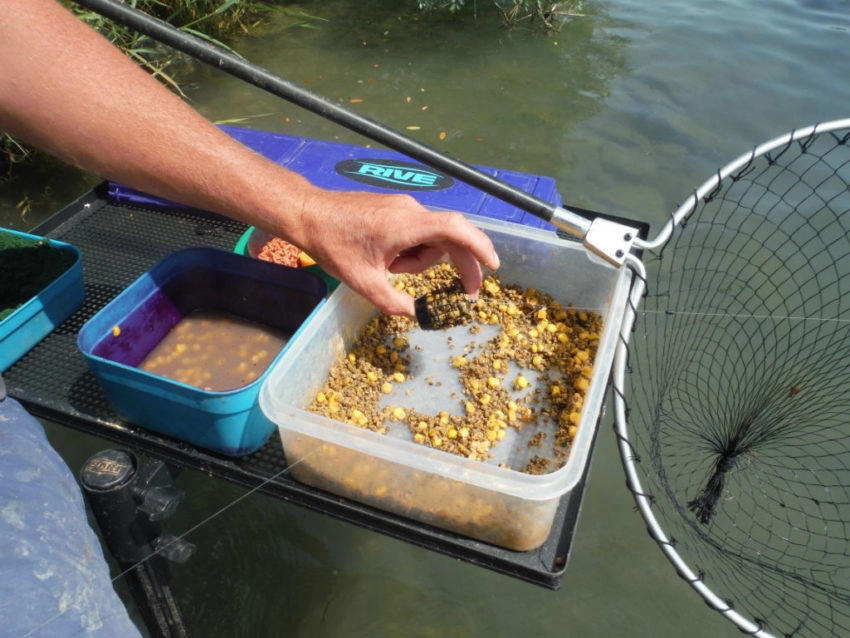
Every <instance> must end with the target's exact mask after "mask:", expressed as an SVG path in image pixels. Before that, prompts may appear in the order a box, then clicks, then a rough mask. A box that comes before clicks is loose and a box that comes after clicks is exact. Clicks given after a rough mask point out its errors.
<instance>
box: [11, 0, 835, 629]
mask: <svg viewBox="0 0 850 638" xmlns="http://www.w3.org/2000/svg"><path fill="white" fill-rule="evenodd" d="M412 4H413V3H411V2H401V1H389V0H383V1H375V2H369V3H361V2H356V1H352V0H331V1H329V2H323V3H304V4H302V5H297V4H287V7H288V8H290V9H293V8H302V9H303V10H304V11H305V12H306V13H310V14H315V15H318V16H320V17H322V18H325V19H326V20H325V21H316V22H315V23H314V24H313V26H314V28H312V29H306V28H300V27H296V26H293V25H294V24H295V22H296V20H297V19H296V18H294V17H292V16H291V15H290V16H286V15H282V16H281V17H280V18H279V19H278V20H275V21H273V22H272V23H270V24H269V25H268V26H267V27H265V28H264V29H263V30H262V32H260V33H258V34H256V35H254V36H251V37H249V38H245V39H244V40H242V41H241V42H239V43H238V45H237V49H238V50H239V51H240V52H241V53H242V54H243V55H245V56H246V57H247V58H248V59H249V60H251V61H254V62H256V63H258V64H260V65H262V66H265V67H267V68H270V69H271V70H273V71H275V72H277V73H279V74H281V75H282V76H284V77H286V78H287V79H289V80H291V81H294V82H298V83H301V84H302V85H304V86H306V87H308V88H310V89H312V90H314V91H316V92H317V93H319V94H321V95H324V96H326V97H328V98H330V99H333V100H337V101H339V102H340V103H341V104H344V105H347V106H350V107H351V108H352V109H354V110H356V111H357V112H359V113H362V114H364V115H367V116H369V117H372V118H374V119H377V120H379V121H381V122H385V123H387V124H388V125H390V126H392V127H394V128H396V129H399V130H402V131H405V132H408V133H409V134H410V135H411V136H414V137H415V138H416V139H419V140H422V141H423V142H425V143H427V144H429V145H431V146H434V147H436V148H438V149H441V150H444V151H445V152H446V153H449V154H451V155H452V156H454V157H457V158H458V159H461V160H464V161H467V162H470V163H476V164H484V165H491V166H498V167H503V168H509V169H514V170H520V171H526V172H532V173H538V174H542V175H548V176H552V177H555V178H556V180H557V182H558V185H559V188H560V191H561V194H562V196H563V197H564V199H565V201H566V202H569V203H573V204H576V205H581V206H585V207H587V208H591V209H596V210H600V211H604V212H610V213H613V214H619V215H626V216H632V217H637V218H640V219H642V220H646V221H649V222H650V223H651V224H652V226H653V229H654V230H657V229H658V228H660V226H661V224H662V223H663V221H664V220H665V219H666V216H667V215H668V214H669V213H670V212H672V210H674V209H675V207H676V206H677V205H678V203H679V202H680V201H682V200H683V199H684V198H686V197H687V196H688V195H689V194H690V193H691V191H692V190H693V189H694V188H696V187H697V186H698V185H699V184H701V183H702V182H703V181H704V180H705V179H707V178H708V177H709V176H710V175H712V174H713V172H714V171H715V170H716V169H717V168H718V167H719V166H721V165H723V164H725V163H727V162H728V161H729V160H731V159H733V158H734V157H737V156H738V155H739V154H741V153H743V152H745V151H746V150H748V149H749V148H751V147H752V146H754V145H756V144H757V143H760V142H762V141H764V140H767V139H771V138H773V137H775V136H777V135H780V134H782V133H784V132H786V131H788V130H790V129H792V128H795V127H800V126H803V125H807V124H810V123H814V122H817V121H825V120H830V119H835V118H837V117H844V116H846V115H847V112H846V105H847V104H848V103H850V86H848V84H847V83H843V82H837V81H836V78H841V77H844V76H845V74H846V70H845V69H844V62H843V59H842V56H840V55H835V52H838V51H843V50H846V48H847V45H848V27H850V18H848V17H847V14H846V6H845V5H844V3H842V2H839V0H807V1H805V2H799V1H792V0H755V1H753V2H746V3H744V2H739V1H736V0H719V1H718V0H713V1H711V2H708V1H707V0H695V1H693V2H690V3H680V2H669V1H663V0H662V1H657V2H649V3H648V2H645V1H644V0H640V1H639V0H608V1H597V0H585V2H584V3H583V7H582V11H583V13H584V14H585V15H584V16H583V17H580V18H575V19H573V20H572V21H570V22H569V23H567V24H566V25H565V26H564V28H563V29H562V30H561V31H560V32H559V33H556V34H543V33H541V32H540V31H539V30H536V29H534V28H527V27H522V28H519V29H515V30H512V31H508V30H504V29H502V28H500V27H499V25H498V22H497V20H496V19H495V16H494V15H493V14H491V13H490V11H489V7H488V6H487V3H482V2H479V3H478V12H479V17H478V21H477V22H473V21H472V17H471V15H469V14H468V13H467V14H464V15H463V16H461V17H460V18H455V17H453V16H449V15H443V14H435V15H431V16H425V17H421V18H418V19H416V18H413V17H411V16H410V15H409V12H410V11H411V7H412ZM189 81H190V89H189V95H190V98H191V100H192V101H193V103H194V104H195V105H196V106H197V107H198V108H199V109H200V110H201V111H202V112H204V113H205V114H206V115H207V116H208V117H210V118H211V119H214V120H229V121H233V120H234V119H241V118H245V119H244V120H243V122H242V123H243V124H244V125H249V126H252V127H255V128H262V129H267V130H272V131H279V132H283V133H290V134H300V135H306V136H313V137H318V138H323V139H332V140H340V141H344V142H349V143H356V144H365V143H367V142H366V141H365V140H363V139H362V138H360V137H359V136H357V135H355V134H354V133H351V132H348V131H346V130H343V129H341V128H340V127H338V126H336V125H334V124H331V123H329V122H327V121H325V120H322V119H321V118H319V117H317V116H313V115H310V114H308V113H306V112H304V111H303V110H301V109H299V108H298V107H295V106H292V105H290V104H287V103H285V102H283V101H281V100H280V99H278V98H273V97H271V96H269V95H266V94H264V93H262V92H260V91H259V90H257V89H255V88H253V87H250V86H247V85H245V84H244V83H241V82H239V81H237V80H235V79H232V78H228V77H224V76H222V75H221V74H219V73H218V72H216V71H214V70H211V69H208V68H199V69H195V70H194V71H193V73H192V76H191V77H190V78H189ZM443 134H444V135H443ZM16 196H17V195H12V198H11V199H14V197H16ZM3 197H4V199H3V200H2V202H3V203H2V204H0V206H2V208H0V216H2V217H3V219H5V220H6V221H5V222H4V223H7V224H8V220H9V219H10V213H9V211H10V210H11V208H10V204H9V202H10V199H9V197H8V193H7V191H6V189H4V191H3ZM13 205H14V203H12V206H13ZM51 437H52V440H53V441H54V442H55V444H56V445H57V447H58V449H59V450H60V451H61V452H62V453H63V454H64V455H65V456H66V458H68V459H69V462H70V464H71V466H72V468H77V467H79V466H80V464H81V463H82V461H83V460H84V459H85V458H86V457H87V455H88V451H89V448H93V449H99V446H103V444H101V443H99V442H97V441H94V440H91V439H88V438H85V439H83V438H82V437H80V435H77V434H75V433H73V432H69V431H65V430H62V429H60V428H51ZM179 485H180V486H181V487H183V488H184V489H186V490H187V492H188V493H189V498H187V500H186V502H185V503H184V504H183V505H182V506H181V509H180V511H179V513H178V515H177V517H176V518H175V519H172V520H171V521H169V522H168V527H169V531H172V532H174V533H179V532H180V531H181V530H183V529H190V528H192V527H194V526H195V525H197V524H198V523H199V522H200V521H204V520H205V519H206V518H207V517H209V516H211V515H213V514H215V513H216V512H218V511H219V510H220V509H221V508H224V507H226V506H227V505H228V504H229V503H230V502H232V501H233V500H235V499H236V498H238V497H239V496H240V495H242V494H243V493H244V492H243V491H242V490H241V489H240V488H236V487H233V486H229V485H224V484H222V483H221V482H219V481H213V480H211V479H209V478H208V477H206V476H204V475H201V474H197V473H194V472H186V473H184V474H182V475H181V476H180V479H179ZM188 540H190V541H191V542H193V543H195V544H196V545H197V550H196V553H195V555H194V556H193V557H192V559H190V561H189V562H188V563H187V564H186V565H184V566H179V567H177V566H175V567H174V568H173V573H174V579H175V586H176V588H177V591H178V592H179V594H180V596H181V603H182V604H183V607H184V613H185V614H186V617H187V620H188V623H189V626H190V627H191V628H192V630H193V633H194V634H195V635H227V636H248V635H252V636H253V635H260V636H279V635H293V636H311V637H312V636H396V635H400V634H402V633H404V634H405V635H414V636H431V635H440V636H443V635H459V636H476V635H496V636H513V635H528V636H555V635H558V636H562V635H568V636H606V637H607V636H653V637H655V636H681V635H689V636H694V637H699V636H706V637H709V636H711V637H715V636H721V635H729V636H734V635H738V631H737V630H736V629H734V628H733V627H732V626H731V625H730V624H729V623H728V622H727V621H725V620H723V619H721V618H720V616H719V615H718V614H716V613H714V612H711V611H710V610H708V609H707V607H706V606H705V605H704V604H703V603H702V602H701V600H699V599H698V597H697V596H696V595H695V594H694V593H693V592H692V591H691V590H690V589H689V588H688V587H687V586H686V585H685V584H684V583H682V581H681V580H680V579H679V578H677V577H676V575H675V572H674V570H673V569H672V567H671V566H670V565H669V564H668V563H667V561H666V559H664V558H663V556H662V554H661V552H660V551H659V550H658V548H657V547H656V546H655V545H654V543H652V541H651V540H650V539H649V538H648V537H647V535H646V533H645V528H644V526H643V524H642V522H641V520H640V518H639V516H638V515H637V514H636V513H635V512H634V511H633V502H632V500H631V496H630V495H629V493H628V491H627V490H626V488H625V479H624V477H623V473H622V469H621V468H620V463H619V459H618V457H617V453H616V449H615V444H614V437H613V436H612V435H611V423H610V420H609V418H607V417H606V419H605V420H604V421H603V425H602V429H601V431H600V440H599V444H598V447H597V453H596V458H595V463H594V467H593V470H592V473H591V477H590V483H589V487H588V491H587V495H586V498H585V504H584V509H583V512H582V516H581V519H580V523H579V529H578V535H577V539H576V543H575V545H574V549H573V555H572V557H571V559H570V566H569V569H568V571H567V575H566V577H565V579H564V583H563V588H562V590H561V591H559V592H550V591H547V590H543V589H540V588H537V587H534V586H531V585H526V584H524V583H521V582H519V581H516V580H513V579H510V578H508V577H505V576H500V575H496V574H493V573H491V572H488V571H486V570H484V569H481V568H478V567H474V566H470V565H466V564H463V563H460V562H457V561H454V560H451V559H448V558H446V557H443V556H439V555H435V554H432V553H430V552H426V551H424V550H420V549H418V548H415V547H413V546H410V545H407V544H405V543H401V542H398V541H394V540H390V539H387V538H384V537H382V536H379V535H377V534H374V533H371V532H368V531H364V530H361V529H358V528H356V527H354V526H352V525H349V524H345V523H340V522H337V521H335V520H331V519H329V518H327V517H324V516H322V515H320V514H316V513H313V512H309V511H306V510H303V509H301V508H297V507H294V506H290V505H287V504H284V503H280V502H276V501H273V500H271V499H269V498H268V497H265V496H260V495H252V496H250V497H249V498H247V499H245V500H243V501H240V502H239V503H237V504H236V505H235V506H234V507H232V508H231V509H226V510H225V511H223V512H222V513H221V514H219V515H217V516H215V517H214V518H213V519H212V520H211V521H209V522H207V523H205V524H203V525H202V526H201V527H200V528H199V529H198V530H197V531H194V532H192V533H191V534H190V536H189V539H188Z"/></svg>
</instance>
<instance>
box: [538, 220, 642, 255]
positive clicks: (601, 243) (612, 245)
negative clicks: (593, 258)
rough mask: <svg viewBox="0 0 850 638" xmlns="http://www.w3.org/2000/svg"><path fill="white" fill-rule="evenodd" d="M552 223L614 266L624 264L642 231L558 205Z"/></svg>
mask: <svg viewBox="0 0 850 638" xmlns="http://www.w3.org/2000/svg"><path fill="white" fill-rule="evenodd" d="M550 221H551V223H552V224H554V225H555V226H557V227H558V228H560V229H562V230H565V231H567V232H568V233H570V234H571V235H574V236H575V237H578V238H579V239H581V240H582V244H583V245H584V247H585V248H587V249H588V250H589V251H590V252H592V253H593V254H594V255H598V256H599V257H602V259H604V260H606V261H608V262H609V263H611V264H613V265H614V266H622V265H623V262H624V261H625V259H626V255H628V254H629V251H630V250H631V249H632V244H633V243H634V240H635V239H636V238H637V237H638V233H639V232H640V231H639V229H638V228H632V227H630V226H624V225H623V224H620V223H618V222H614V221H610V220H608V219H604V218H602V217H597V218H595V219H593V220H592V221H591V220H588V219H587V218H585V217H582V216H581V215H578V214H576V213H574V212H572V211H570V210H567V209H566V208H556V209H555V211H554V213H553V215H552V218H551V219H550Z"/></svg>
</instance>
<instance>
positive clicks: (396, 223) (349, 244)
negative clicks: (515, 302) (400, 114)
mask: <svg viewBox="0 0 850 638" xmlns="http://www.w3.org/2000/svg"><path fill="white" fill-rule="evenodd" d="M300 222H301V223H300V224H299V228H298V230H294V231H293V233H292V234H295V235H297V236H295V237H292V238H291V239H292V241H293V243H295V244H296V245H298V246H299V247H300V248H301V249H302V250H304V251H305V252H307V254H309V255H310V256H311V257H312V258H313V259H315V260H316V262H317V263H318V264H319V265H320V266H321V267H322V268H323V269H324V270H325V272H327V273H328V274H330V275H332V276H334V277H337V278H338V279H341V280H343V281H345V282H346V283H347V284H348V285H349V286H350V287H351V288H353V289H354V290H356V291H357V292H359V293H360V294H362V295H363V296H364V297H366V298H367V299H369V300H370V301H371V302H372V303H374V304H375V305H376V306H377V307H378V309H379V310H381V311H382V312H384V313H387V314H393V315H405V316H408V317H413V316H414V305H413V298H412V297H410V295H408V294H407V293H405V292H404V291H401V290H398V289H397V288H395V287H394V286H393V285H392V284H391V283H390V281H389V280H388V278H387V272H388V271H389V272H391V273H401V272H406V273H418V272H422V271H423V270H425V269H426V268H428V267H430V266H432V265H433V264H435V263H437V262H438V261H439V260H440V259H441V258H442V257H443V256H444V255H448V256H449V258H450V259H451V261H452V263H453V264H454V265H455V267H456V268H457V269H458V272H459V273H460V276H461V280H462V281H463V286H464V289H465V290H466V292H467V293H469V294H470V295H472V296H473V297H474V296H475V295H477V294H478V289H479V287H480V286H481V281H482V272H481V264H483V265H484V266H486V267H487V268H490V269H492V270H495V269H497V268H498V267H499V257H498V255H497V254H496V251H495V248H494V247H493V244H492V242H491V241H490V238H489V237H487V235H486V234H485V233H484V232H483V231H481V230H480V229H478V228H476V227H475V226H474V225H472V224H471V223H470V222H469V221H468V220H467V219H466V218H464V217H463V215H461V214H460V213H456V212H443V211H439V212H438V211H429V210H428V209H426V208H424V207H423V206H422V205H420V204H419V203H418V202H417V201H416V200H415V199H413V198H412V197H410V196H408V195H381V194H375V193H367V192H332V191H319V192H317V194H316V195H315V196H313V197H312V198H310V200H309V201H308V202H307V203H305V206H304V211H303V215H302V216H301V220H300Z"/></svg>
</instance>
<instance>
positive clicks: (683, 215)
mask: <svg viewBox="0 0 850 638" xmlns="http://www.w3.org/2000/svg"><path fill="white" fill-rule="evenodd" d="M848 128H850V118H846V119H841V120H835V121H832V122H827V123H822V124H815V125H813V126H809V127H806V128H802V129H796V130H794V131H791V132H790V133H787V134H785V135H782V136H780V137H777V138H775V139H773V140H770V141H768V142H765V143H764V144H761V145H760V146H757V147H755V148H754V149H753V150H752V151H750V152H748V153H745V154H743V155H741V156H740V157H738V158H737V159H736V160H734V161H732V162H730V163H729V164H727V165H726V166H725V167H723V168H721V169H720V170H719V171H718V172H717V174H716V175H714V176H713V177H712V178H711V179H709V180H707V181H706V182H705V183H703V184H702V186H700V187H699V188H697V189H696V190H695V191H694V193H693V195H692V196H690V197H689V198H688V200H687V201H686V202H685V203H684V204H682V205H681V206H680V207H679V208H678V209H677V210H676V211H675V212H674V213H673V215H672V216H671V217H670V219H669V220H668V221H667V223H666V224H665V225H664V227H663V228H662V229H661V230H660V232H659V233H658V235H657V236H656V237H655V238H654V239H652V240H640V239H637V240H635V242H634V247H635V248H638V249H645V250H653V249H657V248H659V247H661V246H663V245H664V244H665V243H666V242H667V241H668V240H669V239H670V237H671V236H672V234H673V231H674V229H675V228H676V227H677V226H678V225H679V224H681V223H682V222H683V221H685V220H687V218H688V216H690V215H691V214H692V213H693V212H694V211H695V210H696V209H697V206H698V205H699V202H700V201H701V200H702V199H703V198H705V197H708V196H710V195H711V194H712V193H714V192H715V191H716V190H717V189H718V188H720V187H721V185H722V184H723V182H724V180H725V179H726V178H728V177H729V176H731V175H735V174H738V173H739V172H740V171H743V170H746V168H747V166H748V165H750V164H751V163H752V162H753V161H754V160H755V159H756V158H757V157H761V156H764V155H768V154H770V153H774V152H779V153H781V152H782V151H783V150H784V149H787V148H788V147H790V146H791V145H792V144H794V143H798V144H800V145H802V147H803V148H805V147H806V146H807V144H809V143H810V142H811V141H812V140H814V138H815V137H816V136H818V135H820V134H824V133H828V132H830V131H834V130H838V129H848ZM624 266H626V267H628V268H630V269H631V270H632V273H633V281H632V289H631V292H630V294H629V300H628V303H627V304H626V308H625V310H624V314H623V319H622V321H621V323H620V338H619V342H618V344H617V350H616V353H615V356H614V365H613V370H612V387H613V391H614V420H615V423H614V430H615V433H616V436H617V444H618V448H619V452H620V458H621V461H622V463H623V469H624V471H625V473H626V482H627V486H628V488H629V490H630V491H631V492H632V495H633V496H634V499H635V503H636V504H637V507H638V511H639V512H640V514H641V516H642V517H643V519H644V521H645V522H646V525H647V531H648V532H649V535H650V536H651V537H652V539H653V540H654V541H655V542H656V543H657V544H658V546H659V547H660V548H661V550H662V551H663V552H664V554H665V555H666V556H667V558H668V560H669V561H670V562H671V563H672V564H673V567H674V568H675V569H676V571H677V573H678V574H679V576H680V577H681V578H682V579H684V580H685V581H687V583H688V584H689V585H690V586H691V587H692V588H693V589H694V590H696V592H697V593H698V594H699V595H700V596H702V598H703V599H704V600H705V602H706V603H707V604H708V605H709V606H710V607H711V608H712V609H714V610H715V611H718V612H720V613H721V614H723V615H724V616H725V617H726V618H727V619H728V620H730V621H731V622H732V623H734V624H735V625H736V626H737V627H738V629H740V630H741V631H742V632H743V633H746V634H749V635H752V636H757V637H758V638H773V634H770V633H768V632H767V631H766V630H765V629H764V628H763V627H762V626H761V625H759V624H758V623H756V622H754V621H753V620H751V619H749V618H747V617H745V616H743V615H741V614H740V613H738V612H737V611H736V610H735V609H734V608H733V607H732V606H731V605H730V603H729V602H727V601H726V600H724V599H723V598H721V597H719V596H718V595H717V594H715V593H714V592H713V591H712V590H711V589H710V588H709V587H708V586H707V585H706V584H705V582H704V581H703V579H702V578H701V577H700V575H699V574H697V573H696V572H694V570H693V569H691V567H690V566H689V565H688V563H687V562H686V561H685V560H684V559H683V558H682V556H681V555H680V554H679V553H678V552H677V550H676V548H675V543H674V542H673V541H672V539H671V538H670V537H669V536H668V535H667V534H666V532H665V531H664V529H663V527H662V525H661V523H660V522H659V521H658V519H657V518H656V516H655V514H654V513H653V511H652V497H651V496H650V495H649V494H648V493H646V492H645V491H644V489H643V487H642V484H641V480H640V477H639V475H638V471H637V467H636V465H635V453H634V448H633V447H632V444H631V441H630V438H629V428H628V416H627V404H626V396H625V375H626V369H627V365H628V354H629V353H628V346H629V336H630V335H631V333H632V329H633V327H634V324H635V320H636V318H637V311H638V307H639V306H640V302H641V299H642V298H643V296H644V294H645V292H646V270H645V268H644V265H643V262H642V261H641V260H640V259H639V258H638V257H637V256H635V255H634V254H631V253H630V254H629V255H627V256H626V258H625V260H624Z"/></svg>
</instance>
